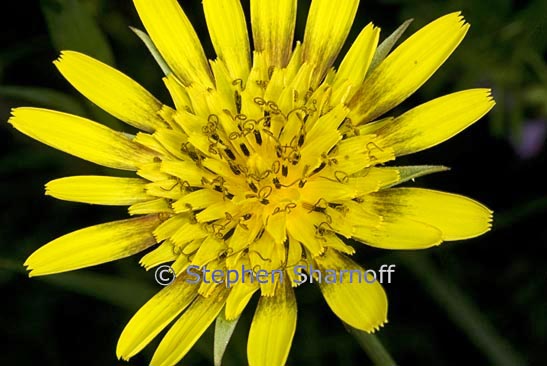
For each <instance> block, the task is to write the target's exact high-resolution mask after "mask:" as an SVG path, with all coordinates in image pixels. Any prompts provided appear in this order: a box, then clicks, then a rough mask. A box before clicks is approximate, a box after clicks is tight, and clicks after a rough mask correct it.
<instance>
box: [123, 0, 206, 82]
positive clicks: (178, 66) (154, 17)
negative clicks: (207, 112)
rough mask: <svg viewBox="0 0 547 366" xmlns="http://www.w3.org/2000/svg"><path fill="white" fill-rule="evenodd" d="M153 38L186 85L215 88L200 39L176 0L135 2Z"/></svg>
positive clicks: (143, 0) (165, 58)
mask: <svg viewBox="0 0 547 366" xmlns="http://www.w3.org/2000/svg"><path fill="white" fill-rule="evenodd" d="M133 2H134V4H135V7H136V8H137V12H138V13H139V17H140V18H141V21H142V22H143V24H144V26H145V28H146V30H147V31H148V33H149V34H150V38H151V39H152V41H154V44H155V45H156V47H157V48H158V51H159V52H160V53H161V55H162V56H163V59H164V60H165V62H167V64H168V65H169V67H170V68H171V70H173V72H174V73H175V75H176V76H177V77H178V78H179V79H180V80H181V81H182V82H183V83H185V84H187V85H188V84H191V83H193V82H197V83H200V84H202V85H204V86H206V87H212V86H213V83H212V80H211V71H210V69H209V64H208V63H207V58H206V57H205V53H204V52H203V48H202V46H201V43H200V41H199V38H198V36H197V34H196V32H195V30H194V28H193V27H192V24H191V23H190V21H189V20H188V18H187V17H186V14H184V11H183V10H182V9H181V7H180V6H179V4H178V2H177V1H176V0H156V1H150V0H133Z"/></svg>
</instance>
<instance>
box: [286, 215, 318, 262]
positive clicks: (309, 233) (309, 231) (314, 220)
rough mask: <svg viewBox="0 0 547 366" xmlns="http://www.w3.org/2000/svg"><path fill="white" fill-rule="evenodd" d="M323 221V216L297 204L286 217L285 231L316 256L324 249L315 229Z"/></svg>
mask: <svg viewBox="0 0 547 366" xmlns="http://www.w3.org/2000/svg"><path fill="white" fill-rule="evenodd" d="M324 221H326V218H325V217H324V216H320V215H319V214H317V213H315V212H310V211H309V210H307V209H305V208H303V207H301V206H298V207H296V208H294V209H293V210H292V211H291V213H290V214H289V216H288V217H287V233H288V234H289V235H290V236H292V237H293V238H294V239H296V240H297V241H299V242H300V243H302V245H304V247H306V249H308V250H309V251H310V252H311V254H312V255H313V256H316V255H319V254H321V253H322V252H323V250H324V248H323V245H322V241H321V240H320V239H319V238H318V233H317V229H316V228H317V227H319V226H320V225H321V224H322V222H324Z"/></svg>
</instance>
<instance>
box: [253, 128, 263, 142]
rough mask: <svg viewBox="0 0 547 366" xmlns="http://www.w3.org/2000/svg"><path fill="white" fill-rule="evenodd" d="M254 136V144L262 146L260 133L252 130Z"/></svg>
mask: <svg viewBox="0 0 547 366" xmlns="http://www.w3.org/2000/svg"><path fill="white" fill-rule="evenodd" d="M254 135H255V140H256V143H257V144H259V145H262V135H261V134H260V131H257V130H254Z"/></svg>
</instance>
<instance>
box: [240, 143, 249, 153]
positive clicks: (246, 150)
mask: <svg viewBox="0 0 547 366" xmlns="http://www.w3.org/2000/svg"><path fill="white" fill-rule="evenodd" d="M239 147H240V148H241V151H243V154H245V156H249V155H251V153H250V152H249V149H248V148H247V145H245V144H243V143H242V144H240V145H239Z"/></svg>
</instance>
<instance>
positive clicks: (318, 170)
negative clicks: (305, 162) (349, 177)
mask: <svg viewBox="0 0 547 366" xmlns="http://www.w3.org/2000/svg"><path fill="white" fill-rule="evenodd" d="M326 166H327V164H326V163H325V162H322V163H321V165H319V166H318V167H317V168H315V170H314V171H313V172H312V173H311V174H312V175H313V174H317V173H319V172H320V171H321V170H323V168H324V167H326Z"/></svg>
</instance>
